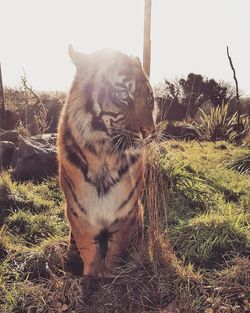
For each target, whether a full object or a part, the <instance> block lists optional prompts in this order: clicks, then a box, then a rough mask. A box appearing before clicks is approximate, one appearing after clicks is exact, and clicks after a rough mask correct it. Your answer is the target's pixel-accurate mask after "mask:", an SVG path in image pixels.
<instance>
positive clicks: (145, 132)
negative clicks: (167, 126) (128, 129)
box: [140, 126, 155, 139]
mask: <svg viewBox="0 0 250 313" xmlns="http://www.w3.org/2000/svg"><path fill="white" fill-rule="evenodd" d="M140 133H141V134H142V137H143V139H145V138H148V137H149V136H150V137H154V135H155V127H154V126H152V127H150V128H143V127H140Z"/></svg>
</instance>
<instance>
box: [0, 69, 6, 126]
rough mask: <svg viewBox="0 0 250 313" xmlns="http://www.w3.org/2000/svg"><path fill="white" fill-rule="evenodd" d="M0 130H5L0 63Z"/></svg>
mask: <svg viewBox="0 0 250 313" xmlns="http://www.w3.org/2000/svg"><path fill="white" fill-rule="evenodd" d="M0 128H3V129H4V128H5V103H4V91H3V80H2V69H1V63H0Z"/></svg>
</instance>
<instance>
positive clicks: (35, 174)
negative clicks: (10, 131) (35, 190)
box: [13, 134, 57, 181]
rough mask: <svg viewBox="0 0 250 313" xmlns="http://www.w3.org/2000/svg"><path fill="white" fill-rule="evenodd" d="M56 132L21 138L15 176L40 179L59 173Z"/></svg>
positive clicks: (16, 177) (25, 178)
mask: <svg viewBox="0 0 250 313" xmlns="http://www.w3.org/2000/svg"><path fill="white" fill-rule="evenodd" d="M54 143H55V134H46V135H39V136H34V137H31V138H20V140H19V151H18V160H17V164H16V168H15V170H14V172H13V178H14V179H16V180H20V181H25V180H30V179H32V180H35V181H40V180H41V179H42V178H45V177H47V176H53V175H55V174H56V173H57V158H56V147H55V144H54Z"/></svg>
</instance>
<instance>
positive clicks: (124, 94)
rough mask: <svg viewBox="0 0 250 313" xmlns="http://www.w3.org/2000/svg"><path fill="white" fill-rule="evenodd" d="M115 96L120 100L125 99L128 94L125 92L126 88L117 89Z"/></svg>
mask: <svg viewBox="0 0 250 313" xmlns="http://www.w3.org/2000/svg"><path fill="white" fill-rule="evenodd" d="M116 94H117V96H118V98H119V99H120V100H121V101H126V100H128V98H129V94H128V92H127V90H121V91H117V93H116Z"/></svg>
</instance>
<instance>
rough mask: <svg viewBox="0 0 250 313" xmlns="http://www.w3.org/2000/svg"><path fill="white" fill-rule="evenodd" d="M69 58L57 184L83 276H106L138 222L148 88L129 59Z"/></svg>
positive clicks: (109, 55)
mask: <svg viewBox="0 0 250 313" xmlns="http://www.w3.org/2000/svg"><path fill="white" fill-rule="evenodd" d="M70 56H71V58H72V61H73V63H74V64H75V65H76V75H75V79H74V81H73V84H72V87H71V90H70V93H69V96H68V100H67V103H66V104H65V106H64V109H63V111H62V114H61V118H60V123H59V129H58V142H57V148H58V161H59V179H60V185H61V188H62V190H63V192H64V194H65V198H66V203H67V205H66V216H67V219H68V221H69V223H70V227H71V241H72V242H73V241H74V243H75V244H76V246H77V248H78V250H79V251H80V254H81V257H82V259H83V262H84V274H85V275H91V276H104V275H106V274H107V273H109V272H110V271H111V270H112V268H113V266H114V264H115V260H116V259H117V258H118V257H120V256H121V254H122V253H123V252H124V251H126V249H127V248H128V246H129V243H130V240H131V236H132V235H133V233H134V230H135V228H136V227H137V226H138V223H139V221H140V219H141V218H142V209H141V208H140V205H139V199H138V198H139V193H140V189H141V185H142V179H143V158H142V148H143V146H145V143H147V142H148V141H149V140H151V139H152V138H153V136H154V131H155V128H154V121H153V117H152V111H153V106H154V103H153V97H152V89H151V86H150V84H149V82H148V79H147V77H146V76H145V74H144V72H143V70H142V67H141V64H140V63H139V62H138V60H137V59H135V58H132V57H129V56H127V55H125V54H122V53H120V52H117V51H110V50H102V51H97V52H95V53H92V54H89V55H85V54H82V53H79V52H76V51H74V50H73V49H72V48H70Z"/></svg>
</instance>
